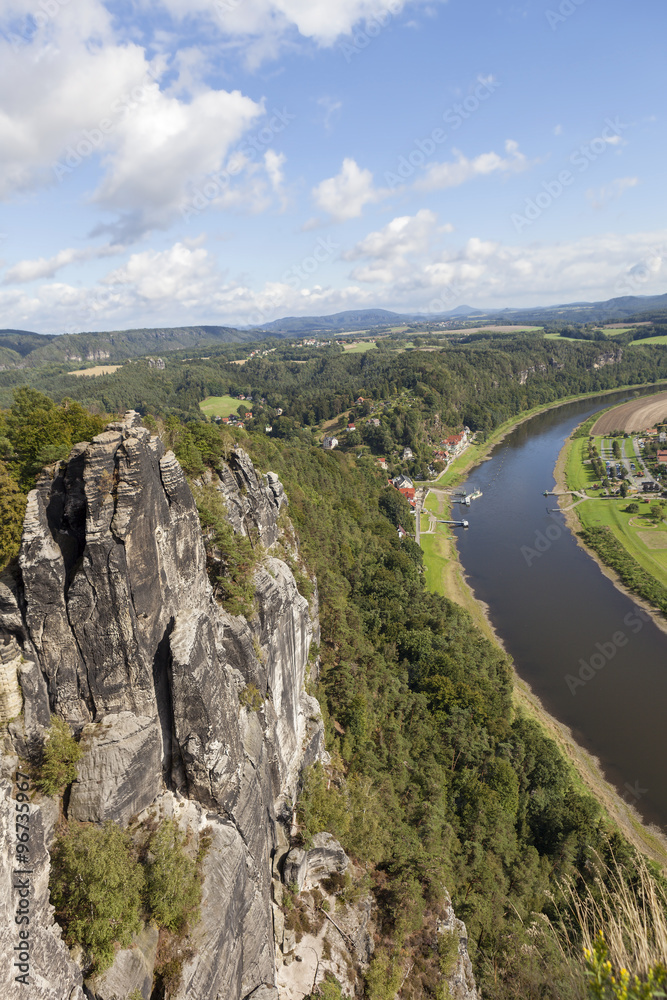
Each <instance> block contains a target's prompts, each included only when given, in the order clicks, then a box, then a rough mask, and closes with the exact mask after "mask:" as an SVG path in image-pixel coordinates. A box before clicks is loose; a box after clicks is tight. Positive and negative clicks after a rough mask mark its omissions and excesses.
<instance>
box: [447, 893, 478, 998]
mask: <svg viewBox="0 0 667 1000" xmlns="http://www.w3.org/2000/svg"><path fill="white" fill-rule="evenodd" d="M437 931H438V934H451V935H453V936H454V937H455V938H456V939H458V948H457V952H456V958H455V961H454V964H453V968H452V969H451V970H450V971H449V972H448V973H447V975H446V982H447V986H448V987H449V993H450V996H451V997H452V1000H478V994H477V987H476V985H475V977H474V975H473V971H472V963H471V961H470V955H469V954H468V931H467V930H466V925H465V924H464V923H463V921H462V920H459V919H458V917H457V916H456V914H455V913H454V907H453V906H452V901H451V899H449V897H447V900H446V906H445V913H444V916H443V917H442V919H441V920H439V921H438V926H437Z"/></svg>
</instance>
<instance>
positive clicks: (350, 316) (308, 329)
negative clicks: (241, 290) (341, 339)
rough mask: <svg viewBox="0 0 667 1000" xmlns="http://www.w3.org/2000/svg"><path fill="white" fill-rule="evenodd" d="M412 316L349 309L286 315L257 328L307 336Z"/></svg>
mask: <svg viewBox="0 0 667 1000" xmlns="http://www.w3.org/2000/svg"><path fill="white" fill-rule="evenodd" d="M411 318H412V317H408V316H402V315H400V313H395V312H389V311H388V310H387V309H348V310H347V311H346V312H339V313H333V315H331V316H286V317H285V318H284V319H276V320H274V321H273V322H272V323H265V324H264V326H260V327H257V329H258V330H262V331H264V332H266V333H273V334H278V335H281V334H283V335H285V334H292V335H294V336H305V335H306V334H307V333H315V332H329V331H330V332H332V333H336V332H339V333H342V332H343V331H345V330H354V329H355V328H357V327H358V328H359V329H369V328H371V327H374V326H389V325H390V324H392V323H404V322H406V320H408V319H411Z"/></svg>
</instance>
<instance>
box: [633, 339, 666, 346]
mask: <svg viewBox="0 0 667 1000" xmlns="http://www.w3.org/2000/svg"><path fill="white" fill-rule="evenodd" d="M644 344H662V345H663V346H664V345H665V344H667V337H646V339H645V340H633V341H631V343H630V345H629V346H630V347H642V346H643V345H644Z"/></svg>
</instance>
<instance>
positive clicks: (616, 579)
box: [554, 428, 667, 633]
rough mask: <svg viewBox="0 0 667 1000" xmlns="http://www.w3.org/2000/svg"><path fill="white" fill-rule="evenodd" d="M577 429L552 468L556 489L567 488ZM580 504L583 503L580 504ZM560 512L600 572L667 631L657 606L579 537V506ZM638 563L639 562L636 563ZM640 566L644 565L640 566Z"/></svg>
mask: <svg viewBox="0 0 667 1000" xmlns="http://www.w3.org/2000/svg"><path fill="white" fill-rule="evenodd" d="M577 430H578V428H575V430H574V431H573V432H572V434H570V436H569V437H568V438H567V440H566V441H565V443H564V445H563V447H562V449H561V451H560V454H559V456H558V460H557V462H556V467H555V468H554V479H555V480H556V489H557V490H567V489H568V482H567V465H568V459H569V457H570V452H571V450H572V448H573V447H574V446H575V441H576V440H578V439H576V438H575V437H574V435H575V434H576V431H577ZM579 440H580V439H579ZM563 500H565V501H566V502H567V501H568V500H569V497H567V498H559V505H560V503H561V502H562V501H563ZM590 502H591V503H595V502H596V501H595V500H591V501H590ZM628 502H629V501H628ZM582 506H584V505H583V504H582ZM562 514H563V517H564V518H565V523H566V525H567V527H568V528H569V529H570V531H571V532H572V534H573V535H574V537H575V539H576V541H577V544H578V545H579V546H580V548H582V549H583V550H584V552H586V554H587V555H588V556H589V557H590V558H591V559H592V560H593V561H594V562H595V563H596V565H597V566H598V567H599V569H600V572H601V573H603V574H604V576H606V577H607V578H608V579H609V580H611V582H612V583H613V584H614V586H615V587H616V589H617V590H619V591H620V592H621V593H622V594H625V595H626V597H629V598H630V599H631V600H633V601H634V602H635V603H636V604H638V605H639V607H641V608H643V610H644V611H646V613H647V614H648V615H650V617H651V619H652V620H653V622H654V623H655V624H656V625H657V626H658V628H659V629H661V630H662V631H663V632H665V633H667V618H666V617H665V615H664V614H663V613H662V611H661V610H660V609H659V608H656V607H655V605H653V604H651V603H650V602H649V601H648V600H646V599H645V598H643V597H642V596H641V595H640V594H637V593H636V592H635V591H633V590H632V589H631V588H630V587H628V586H626V585H625V584H624V583H623V580H622V579H621V577H620V576H619V574H618V573H617V572H616V571H615V570H614V569H613V568H612V567H611V566H609V565H608V564H607V563H606V562H604V561H603V559H602V558H601V556H600V555H599V554H598V553H597V552H596V551H595V549H593V548H591V546H590V545H587V544H586V542H585V541H584V539H583V538H582V537H581V535H580V531H581V528H582V527H585V526H586V525H585V524H584V522H583V521H582V519H581V516H580V514H581V512H580V508H579V507H574V508H572V509H570V510H565V509H564V510H562ZM614 538H616V540H617V541H618V543H619V545H621V546H622V545H623V540H622V538H620V537H619V536H618V535H617V534H614ZM624 551H626V552H628V549H627V548H626V547H625V546H624ZM628 554H629V555H630V556H631V557H632V553H630V552H628ZM638 565H640V564H639V563H638ZM640 568H644V567H641V566H640ZM647 572H648V570H647ZM658 582H660V581H658Z"/></svg>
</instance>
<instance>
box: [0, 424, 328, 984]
mask: <svg viewBox="0 0 667 1000" xmlns="http://www.w3.org/2000/svg"><path fill="white" fill-rule="evenodd" d="M213 484H214V486H215V488H216V489H217V490H219V492H220V493H221V495H222V496H223V497H224V499H225V502H226V506H227V510H228V514H229V519H230V521H231V523H232V525H233V527H234V530H235V531H236V532H238V533H240V534H246V533H248V531H249V529H252V531H253V537H254V538H255V539H257V538H259V540H260V542H261V544H262V547H263V548H262V559H261V561H260V568H259V569H258V570H257V571H256V572H255V577H254V586H255V600H256V613H255V614H254V616H251V617H252V620H250V621H248V620H246V619H245V618H243V617H234V616H232V615H229V614H227V613H226V612H225V611H224V610H223V609H222V607H220V606H219V605H218V604H217V603H216V601H215V600H214V597H213V593H212V590H211V586H210V584H209V580H208V577H207V573H206V553H205V549H204V542H203V538H202V533H201V529H200V525H199V519H198V515H197V509H196V506H195V502H194V499H193V496H192V493H191V491H190V489H189V487H188V484H187V482H186V479H185V476H184V474H183V471H182V470H181V468H180V466H179V463H178V462H177V460H176V458H175V456H174V455H173V453H172V452H169V451H166V450H165V448H164V446H163V444H162V443H161V442H160V441H159V439H157V438H156V437H151V434H150V432H149V431H148V430H147V429H146V428H144V427H142V426H141V422H140V420H139V417H138V415H137V414H135V413H133V412H130V413H128V414H127V415H126V417H125V419H124V420H122V421H119V422H117V423H113V424H110V425H109V426H108V427H107V428H106V430H105V431H104V433H102V434H100V435H98V436H97V437H96V438H95V439H94V440H93V441H92V442H90V443H89V444H80V445H77V446H76V447H75V448H74V450H73V451H72V453H71V455H70V457H69V460H68V461H67V463H65V464H63V465H61V466H60V468H59V469H58V471H57V473H56V474H55V475H51V476H47V475H46V474H45V475H43V476H42V478H41V479H40V481H39V483H38V485H37V488H36V489H35V490H34V491H33V492H32V493H31V494H30V497H29V501H28V508H27V511H26V517H25V524H24V532H23V540H22V546H21V552H20V557H19V565H18V568H17V570H16V571H15V572H14V573H13V574H11V575H9V574H6V575H5V577H3V579H2V581H1V582H0V643H2V642H4V645H3V647H2V648H3V649H4V650H5V653H4V656H3V658H2V667H3V670H2V677H0V681H1V682H2V683H1V687H2V691H0V695H1V696H2V697H1V698H0V701H1V702H2V704H1V705H0V707H1V708H2V710H3V712H4V717H5V720H6V719H7V718H8V717H10V716H11V714H12V713H13V714H14V715H16V714H17V712H16V710H17V702H18V698H17V683H16V678H18V682H19V684H20V689H21V694H22V698H23V710H22V712H21V714H20V715H18V717H16V718H15V719H14V721H12V722H10V723H9V727H8V733H9V738H7V739H6V740H5V756H4V758H3V765H4V776H5V778H11V777H12V775H13V773H14V772H13V770H12V768H13V767H14V766H15V763H16V761H15V760H14V761H13V758H12V755H13V754H14V753H16V754H19V755H23V754H25V753H27V748H28V746H29V744H30V741H31V739H32V738H34V737H35V736H37V737H39V735H40V734H43V732H44V727H45V726H47V725H48V723H49V719H50V716H51V714H52V713H55V714H57V715H59V716H60V717H61V718H63V719H65V720H66V721H67V722H68V723H69V724H70V726H71V727H72V729H73V730H74V731H75V732H76V733H79V734H80V736H81V745H82V746H83V747H84V748H85V755H84V757H83V759H82V762H81V766H80V768H79V775H78V778H77V780H76V781H75V783H74V785H73V786H72V788H71V793H70V795H69V801H68V802H67V813H68V816H69V817H71V818H74V819H78V820H82V821H93V822H101V821H104V820H106V819H112V820H115V821H117V822H119V823H121V824H127V823H128V821H129V820H130V819H131V818H133V817H139V818H141V817H142V816H145V815H147V810H148V811H149V812H151V815H153V816H156V815H158V814H159V815H165V816H174V817H175V818H176V819H178V821H179V823H180V825H181V826H182V827H183V828H188V829H189V830H190V831H191V833H194V835H195V836H198V834H199V833H200V832H201V830H202V829H204V828H206V830H207V835H208V836H209V837H210V841H211V847H210V849H209V851H208V853H207V856H206V860H205V865H204V871H205V881H204V890H203V892H204V896H203V904H202V918H201V920H200V921H199V923H198V925H197V926H196V929H195V931H194V932H193V942H192V945H193V952H194V957H193V958H191V959H190V960H189V961H188V962H187V963H186V965H185V968H184V974H183V980H182V986H181V991H180V994H179V996H182V997H186V996H187V997H188V998H189V1000H214V998H216V997H221V998H225V1000H241V998H246V997H251V996H253V997H260V996H261V997H262V1000H271V998H274V997H277V996H278V994H277V991H276V989H275V946H274V931H273V916H272V907H271V897H270V891H271V875H272V864H271V861H272V855H273V854H274V853H275V849H276V846H277V845H278V843H279V842H280V843H281V844H284V843H285V842H286V838H285V834H284V832H283V829H282V826H281V823H280V820H281V819H282V820H288V821H289V819H290V816H291V800H292V798H293V797H294V795H295V792H296V787H297V783H298V779H299V775H300V772H301V770H302V768H303V766H304V765H305V764H306V763H310V762H312V761H314V760H315V759H317V758H318V757H319V756H321V755H322V754H323V752H324V745H323V728H322V722H321V717H320V712H319V706H318V704H317V702H316V701H315V699H313V698H311V697H310V696H309V695H308V694H307V693H306V690H305V681H306V672H307V665H308V654H309V648H310V645H311V641H312V639H313V635H314V630H315V633H316V629H317V624H316V606H314V607H313V613H311V610H310V609H309V606H308V602H307V601H306V599H305V598H303V597H302V596H301V595H300V594H299V592H298V590H297V586H296V583H295V580H294V576H293V574H292V572H291V571H290V569H289V567H288V566H287V564H286V563H285V562H283V561H282V560H280V559H279V558H277V557H276V553H275V548H276V542H277V541H278V535H279V529H278V515H279V512H280V509H281V507H282V506H283V504H285V503H286V498H285V495H284V493H283V490H282V487H281V485H280V483H279V482H278V479H277V477H276V476H274V475H271V474H269V475H268V476H267V477H266V478H264V477H262V476H260V475H259V474H258V473H257V472H256V470H255V469H254V467H253V466H252V463H251V462H250V460H249V458H248V456H247V455H246V454H245V453H244V452H242V451H241V450H238V451H236V452H234V453H232V455H231V456H230V458H229V462H228V465H227V466H226V468H225V469H224V470H223V471H222V472H221V475H220V477H219V478H218V477H214V480H213ZM314 605H316V602H314ZM250 684H252V685H253V686H254V688H256V689H257V690H258V692H260V693H261V704H259V705H253V706H252V707H249V706H247V705H246V704H245V700H244V699H243V697H241V699H240V698H239V696H240V695H241V694H242V692H243V691H244V689H245V688H246V687H247V686H248V685H250ZM0 790H1V791H2V793H3V798H2V803H3V805H2V806H0V820H1V821H2V822H3V823H4V824H5V827H6V830H5V831H3V832H5V833H6V837H5V838H4V844H5V845H6V848H7V849H8V850H6V851H5V855H4V859H3V860H4V868H2V869H0V878H1V879H2V881H3V883H4V888H5V889H6V890H7V891H6V893H3V894H2V898H3V899H4V900H5V903H4V904H0V906H2V905H4V906H5V907H6V912H5V913H4V914H2V916H3V918H4V919H3V928H7V927H8V928H11V927H12V913H13V908H14V904H15V902H16V901H15V899H13V894H14V895H15V893H13V890H12V889H11V885H10V881H9V880H10V879H11V870H12V867H11V865H12V857H13V852H14V848H15V842H14V837H15V834H14V833H13V823H14V813H13V808H14V807H13V803H12V802H11V800H10V798H9V792H10V785H9V783H8V782H7V781H5V782H4V784H3V786H2V789H0ZM41 801H42V804H41V805H40V804H32V805H31V806H30V810H31V812H30V815H31V820H32V822H31V837H32V840H31V847H32V850H33V852H34V858H35V859H36V860H35V864H37V860H38V859H39V863H40V864H41V866H42V869H43V870H42V869H40V871H41V875H40V878H41V881H40V882H39V886H38V888H36V889H35V892H34V902H33V920H34V922H35V924H36V925H39V926H40V928H41V930H40V934H41V938H40V943H38V945H37V947H36V948H35V951H34V953H33V955H32V959H31V976H32V977H33V979H32V981H33V982H34V983H39V984H40V985H39V989H36V991H35V992H33V993H31V1000H32V997H33V996H34V997H39V998H40V1000H41V998H42V997H44V998H49V1000H50V998H53V1000H62V998H63V997H71V998H72V1000H74V998H77V997H80V996H82V994H81V986H82V976H81V972H80V970H79V969H78V968H77V967H76V965H75V964H74V963H73V962H72V961H71V959H70V956H69V954H68V952H67V949H66V948H65V946H64V944H63V942H62V938H61V935H60V932H59V929H58V927H57V925H55V924H54V921H53V916H52V911H51V908H50V906H49V904H48V891H47V880H48V853H47V847H48V843H49V840H50V837H51V833H52V828H53V822H54V817H53V816H50V814H49V809H50V807H51V806H52V803H49V801H48V800H44V799H43V800H41ZM36 802H39V799H38V800H36ZM8 852H9V853H8ZM10 934H11V931H10ZM3 943H5V944H8V946H9V950H10V951H11V948H12V944H11V943H9V942H8V941H7V942H3ZM139 950H140V952H141V949H139ZM154 950H155V949H154V943H153V956H154ZM144 951H147V953H148V954H149V955H150V951H151V948H150V947H148V946H147V948H145V949H144ZM141 954H143V952H141ZM132 955H134V958H133V959H132V961H131V960H130V959H129V958H128V957H127V956H126V954H125V953H123V952H121V953H120V954H119V956H118V957H117V959H116V962H115V963H114V967H113V969H112V970H111V971H110V973H108V974H107V976H106V977H105V979H106V981H107V986H106V987H105V986H104V983H102V984H101V985H99V984H98V986H96V987H94V989H95V992H96V995H99V996H104V997H105V998H107V997H109V998H110V997H111V996H113V995H114V993H111V992H109V990H110V989H111V988H112V987H110V986H109V985H108V983H109V982H111V983H113V982H116V981H117V980H118V975H119V968H118V966H119V963H120V968H121V970H122V969H123V968H127V969H134V970H135V971H134V973H132V972H127V973H126V974H125V978H124V988H126V989H127V991H128V992H129V991H130V990H131V989H133V988H134V987H135V986H138V987H139V988H140V989H141V990H142V991H143V992H144V995H145V996H149V995H150V993H149V992H148V991H149V984H150V975H149V974H147V968H146V964H147V962H148V965H150V961H149V960H148V959H145V958H144V959H142V960H140V959H139V958H138V957H137V955H136V954H135V953H134V952H133V953H132ZM123 963H125V965H123ZM3 976H4V977H5V980H3V982H2V987H6V988H9V987H10V986H11V983H10V981H9V979H8V978H7V976H8V972H7V965H6V964H3ZM128 976H129V979H128ZM114 977H115V978H114ZM133 977H134V979H133ZM121 979H123V973H122V971H121ZM147 984H148V985H147ZM98 989H99V990H100V992H97V991H98ZM114 989H116V988H115V987H114ZM0 992H2V989H0ZM3 995H5V994H4V992H3ZM119 995H121V994H119Z"/></svg>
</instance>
